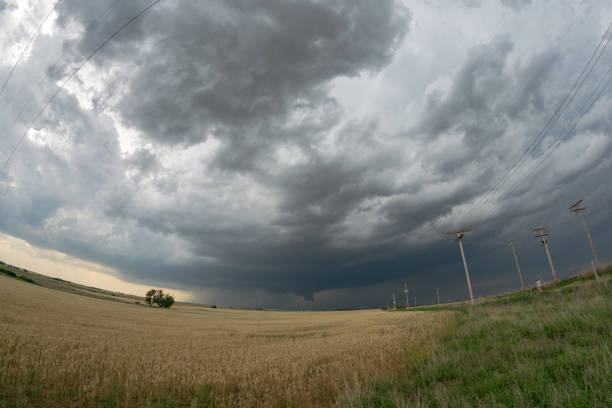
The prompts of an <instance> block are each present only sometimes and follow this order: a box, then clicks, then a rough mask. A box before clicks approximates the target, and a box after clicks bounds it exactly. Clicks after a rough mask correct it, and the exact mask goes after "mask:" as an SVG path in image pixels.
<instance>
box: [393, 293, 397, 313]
mask: <svg viewBox="0 0 612 408" xmlns="http://www.w3.org/2000/svg"><path fill="white" fill-rule="evenodd" d="M393 309H395V310H397V302H396V301H395V293H393Z"/></svg>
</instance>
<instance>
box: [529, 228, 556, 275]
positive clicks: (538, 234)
mask: <svg viewBox="0 0 612 408" xmlns="http://www.w3.org/2000/svg"><path fill="white" fill-rule="evenodd" d="M547 229H548V227H538V228H534V229H533V230H532V231H533V232H535V233H536V238H539V239H540V243H541V244H542V246H543V247H544V249H545V250H546V256H548V262H550V270H551V271H552V274H553V279H554V281H555V283H557V272H556V271H555V265H554V264H553V261H552V258H551V256H550V250H549V249H548V240H547V239H546V237H547V236H549V235H550V234H547V233H546V232H545V231H546V230H547Z"/></svg>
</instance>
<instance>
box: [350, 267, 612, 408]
mask: <svg viewBox="0 0 612 408" xmlns="http://www.w3.org/2000/svg"><path fill="white" fill-rule="evenodd" d="M609 274H610V271H609V270H608V271H607V272H605V273H603V274H602V275H604V276H605V275H609ZM592 279H593V278H592V277H591V278H590V279H589V277H588V276H582V277H578V278H570V279H569V282H567V281H562V282H560V284H559V285H557V286H549V287H547V288H546V289H545V290H544V291H543V292H541V293H539V292H537V291H535V290H532V291H524V292H519V293H514V294H510V295H504V296H499V297H496V298H491V299H490V300H488V301H486V302H484V303H482V304H479V305H476V306H472V307H470V306H456V308H457V310H458V311H459V310H460V311H464V312H465V313H457V319H458V325H457V329H456V330H455V331H454V332H452V333H450V334H449V335H448V336H447V337H446V338H444V339H442V340H441V342H440V343H439V344H438V346H436V347H435V348H434V349H433V350H432V351H431V352H430V353H428V354H427V355H426V356H425V357H423V356H422V353H419V354H420V357H419V358H414V357H415V356H414V355H413V354H414V353H412V352H411V351H410V350H408V352H407V354H406V368H405V370H404V371H403V372H402V373H400V374H399V375H398V376H397V377H396V378H395V379H394V380H379V381H376V382H373V383H372V384H369V385H368V386H366V387H362V392H361V393H348V394H347V395H346V396H345V398H344V399H343V400H342V402H343V403H344V404H345V405H346V406H351V407H357V406H359V407H361V406H366V407H396V406H407V407H610V406H612V296H611V292H610V287H612V281H611V280H610V279H607V278H604V279H603V280H604V281H607V287H605V288H604V287H601V286H599V285H597V284H596V283H595V282H592Z"/></svg>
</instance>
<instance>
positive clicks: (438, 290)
mask: <svg viewBox="0 0 612 408" xmlns="http://www.w3.org/2000/svg"><path fill="white" fill-rule="evenodd" d="M436 295H437V296H438V304H440V288H436Z"/></svg>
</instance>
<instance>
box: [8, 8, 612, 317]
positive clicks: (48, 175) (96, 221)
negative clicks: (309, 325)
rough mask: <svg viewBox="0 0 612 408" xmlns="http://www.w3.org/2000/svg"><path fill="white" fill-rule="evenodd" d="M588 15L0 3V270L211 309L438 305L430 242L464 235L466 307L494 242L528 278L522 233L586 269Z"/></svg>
mask: <svg viewBox="0 0 612 408" xmlns="http://www.w3.org/2000/svg"><path fill="white" fill-rule="evenodd" d="M149 5H152V6H151V7H150V8H147V7H148V6H149ZM143 10H146V11H144V12H143ZM611 21H612V4H610V3H609V2H607V1H581V2H577V1H569V0H568V1H552V0H551V1H546V0H544V1H537V2H536V1H529V0H501V1H478V0H463V1H455V2H445V1H441V0H424V1H409V2H408V1H406V2H402V1H400V0H397V1H393V0H379V1H376V2H372V1H365V0H363V1H355V0H345V1H343V0H332V1H314V0H302V1H271V0H249V1H240V0H234V1H221V0H218V1H212V0H206V1H202V2H187V3H185V2H179V1H177V0H161V1H158V2H155V1H153V0H146V1H145V0H104V1H99V2H83V1H78V0H62V1H59V2H58V1H56V0H18V1H17V0H0V55H2V56H3V57H2V59H0V81H1V82H0V86H2V91H0V129H2V131H1V132H0V138H1V139H0V140H1V143H0V165H4V167H3V168H2V170H1V171H0V197H1V198H0V259H2V260H4V261H5V262H10V263H15V264H17V265H20V266H23V267H27V268H31V269H34V270H35V271H38V272H41V273H45V274H48V275H51V276H58V277H62V278H68V279H69V280H72V281H75V282H80V283H85V284H90V285H93V286H98V287H103V288H107V289H112V290H119V291H123V292H128V293H136V294H138V293H139V292H143V291H144V290H145V288H148V287H162V288H166V289H167V290H170V291H172V292H174V293H175V294H176V297H177V299H178V300H183V301H192V302H199V303H205V304H217V305H232V306H237V307H266V308H288V309H315V310H317V309H329V308H335V309H337V308H370V307H381V306H386V305H387V304H389V303H390V302H391V294H392V293H393V292H395V293H397V296H398V299H400V300H401V304H403V303H404V298H403V292H402V288H403V285H404V282H406V283H407V286H408V287H409V289H410V301H411V302H415V301H416V303H417V304H426V303H432V302H434V301H435V288H436V287H437V288H440V296H441V300H442V301H456V300H465V299H466V298H467V297H468V291H467V285H466V279H465V273H464V270H463V266H462V263H461V257H460V253H459V248H458V245H457V243H456V242H455V241H454V238H453V237H452V236H451V235H448V234H447V232H448V231H453V230H457V229H469V230H471V232H470V233H468V234H466V236H465V238H464V241H463V243H464V247H465V252H466V256H467V260H468V266H469V268H470V274H471V280H472V286H473V289H474V295H475V296H476V297H479V296H487V295H490V294H494V293H499V292H503V291H508V290H515V289H517V288H519V287H520V283H519V280H518V277H517V273H516V270H515V268H514V261H513V258H512V252H511V250H510V248H509V246H508V243H509V241H513V242H514V243H515V245H516V247H517V249H518V251H519V260H520V262H521V268H522V270H523V273H524V274H525V279H526V281H527V282H528V283H529V284H532V283H533V282H534V280H535V279H536V278H542V279H544V280H550V279H551V278H552V276H551V272H550V269H549V267H548V263H547V258H546V255H545V252H544V250H543V248H541V246H540V245H539V243H538V242H537V241H536V240H535V239H534V238H533V233H532V231H531V230H532V229H533V228H534V227H537V226H541V225H544V226H548V227H550V230H549V233H550V236H549V242H550V248H551V253H552V258H553V261H554V263H555V266H556V268H557V270H558V273H559V275H560V276H561V277H563V276H569V275H571V274H573V273H576V272H578V271H579V270H580V269H581V268H584V267H585V266H587V265H589V263H590V261H591V259H592V255H591V251H590V248H589V246H588V242H587V240H586V237H585V234H584V231H583V229H582V225H581V224H580V221H579V219H578V218H576V216H575V215H572V214H570V213H569V212H568V207H569V206H570V205H571V204H572V203H574V202H575V201H577V200H578V199H584V204H585V205H586V207H587V210H586V211H585V213H584V214H585V218H586V220H587V222H588V224H589V227H590V229H591V233H592V235H593V240H594V242H595V246H596V248H597V251H598V255H599V258H600V259H601V260H602V262H606V261H607V262H610V261H612V233H611V232H610V228H609V226H610V224H611V223H612V211H611V207H610V204H609V203H610V202H612V189H611V188H610V183H609V176H610V174H612V155H611V152H612V141H611V132H612V115H611V111H612V84H610V85H609V86H605V85H606V84H607V80H608V79H610V78H611V77H612V72H611V71H610V67H611V66H612V45H611V46H609V47H607V44H608V41H610V40H611V35H610V32H608V34H607V35H604V33H606V30H607V29H608V27H609V24H610V22H611ZM611 31H612V30H611ZM598 44H599V48H596V47H598ZM593 55H594V57H593V58H591V57H592V56H593ZM589 61H590V63H589V65H587V62H589ZM585 65H586V66H587V69H586V70H585V69H584V68H585ZM581 73H582V74H581ZM576 81H579V82H578V83H579V85H580V86H578V87H574V88H572V87H573V85H574V84H575V83H576ZM2 84H4V85H2ZM572 89H573V91H570V90H572ZM568 95H569V97H568ZM564 98H565V99H564ZM563 101H565V103H563ZM559 106H561V107H562V108H559ZM547 124H548V125H547ZM414 297H416V299H414Z"/></svg>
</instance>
